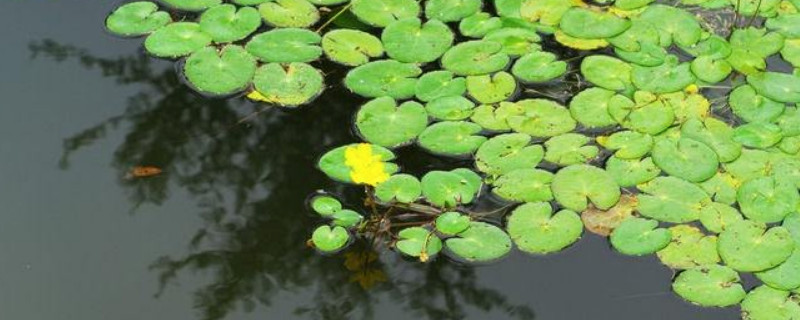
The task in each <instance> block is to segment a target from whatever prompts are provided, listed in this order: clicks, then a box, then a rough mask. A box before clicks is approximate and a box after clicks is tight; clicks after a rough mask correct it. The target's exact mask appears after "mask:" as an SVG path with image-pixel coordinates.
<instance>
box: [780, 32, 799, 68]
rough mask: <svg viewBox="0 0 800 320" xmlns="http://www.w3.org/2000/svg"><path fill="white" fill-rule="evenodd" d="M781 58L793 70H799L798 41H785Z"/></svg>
mask: <svg viewBox="0 0 800 320" xmlns="http://www.w3.org/2000/svg"><path fill="white" fill-rule="evenodd" d="M781 57H783V60H786V62H788V63H790V64H792V66H794V67H795V68H800V39H786V41H785V42H784V45H783V49H781Z"/></svg>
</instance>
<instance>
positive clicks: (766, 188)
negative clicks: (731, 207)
mask: <svg viewBox="0 0 800 320" xmlns="http://www.w3.org/2000/svg"><path fill="white" fill-rule="evenodd" d="M736 200H737V201H738V202H739V208H741V210H742V213H743V214H744V216H745V217H747V218H748V219H750V220H753V221H758V222H764V223H773V222H780V221H781V220H783V218H785V217H786V216H787V215H788V214H790V213H792V212H795V211H797V206H798V204H800V193H798V192H797V186H795V185H794V183H791V182H789V181H786V180H785V179H780V178H775V177H760V178H755V179H751V180H748V181H746V182H744V183H743V184H742V186H741V187H740V188H739V192H738V194H737V197H736Z"/></svg>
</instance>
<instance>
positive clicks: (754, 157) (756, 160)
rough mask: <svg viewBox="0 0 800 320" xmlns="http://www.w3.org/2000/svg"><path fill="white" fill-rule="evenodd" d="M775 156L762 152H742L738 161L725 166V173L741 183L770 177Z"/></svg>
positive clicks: (745, 150) (748, 150)
mask: <svg viewBox="0 0 800 320" xmlns="http://www.w3.org/2000/svg"><path fill="white" fill-rule="evenodd" d="M773 162H774V156H773V155H772V154H771V153H768V152H764V151H760V150H750V149H744V150H742V155H741V156H739V158H736V160H734V161H732V162H729V163H726V164H725V171H727V172H728V173H730V174H731V175H733V177H734V178H736V179H737V180H739V181H747V180H750V179H754V178H760V177H763V176H766V175H769V173H770V170H772V167H773Z"/></svg>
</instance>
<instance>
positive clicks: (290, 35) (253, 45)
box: [246, 28, 322, 62]
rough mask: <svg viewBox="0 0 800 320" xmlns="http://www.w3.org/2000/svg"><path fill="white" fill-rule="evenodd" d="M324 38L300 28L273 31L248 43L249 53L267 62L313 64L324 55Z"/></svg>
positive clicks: (257, 36)
mask: <svg viewBox="0 0 800 320" xmlns="http://www.w3.org/2000/svg"><path fill="white" fill-rule="evenodd" d="M320 41H322V38H320V36H319V35H318V34H316V33H315V32H313V31H310V30H306V29H298V28H282V29H273V30H270V31H267V32H264V33H260V34H258V35H256V36H255V37H253V39H251V40H250V42H248V43H247V46H246V48H247V51H248V52H250V53H251V54H253V55H254V56H256V57H258V58H259V59H261V60H262V61H265V62H311V61H314V60H316V59H317V58H319V57H320V56H321V55H322V48H320V47H319V43H320Z"/></svg>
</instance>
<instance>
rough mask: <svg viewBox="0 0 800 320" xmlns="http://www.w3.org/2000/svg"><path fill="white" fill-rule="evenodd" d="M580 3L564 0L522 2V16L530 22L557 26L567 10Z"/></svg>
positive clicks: (527, 0) (528, 0)
mask: <svg viewBox="0 0 800 320" xmlns="http://www.w3.org/2000/svg"><path fill="white" fill-rule="evenodd" d="M578 5H579V4H578V3H574V2H572V1H563V0H541V1H530V0H526V1H522V4H521V6H520V16H521V17H522V18H523V19H525V20H528V21H534V22H535V21H538V22H540V23H542V24H544V25H549V26H556V25H558V24H559V22H561V17H562V16H563V15H564V13H565V12H567V10H569V9H570V8H572V7H575V6H578Z"/></svg>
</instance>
